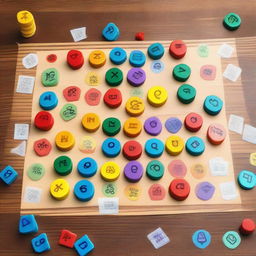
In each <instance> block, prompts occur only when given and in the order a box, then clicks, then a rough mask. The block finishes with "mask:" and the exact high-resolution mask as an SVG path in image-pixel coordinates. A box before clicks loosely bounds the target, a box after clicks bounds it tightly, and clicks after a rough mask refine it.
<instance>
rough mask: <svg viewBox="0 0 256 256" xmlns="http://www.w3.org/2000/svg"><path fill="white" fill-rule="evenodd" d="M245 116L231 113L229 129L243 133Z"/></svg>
mask: <svg viewBox="0 0 256 256" xmlns="http://www.w3.org/2000/svg"><path fill="white" fill-rule="evenodd" d="M243 128H244V118H243V117H241V116H237V115H230V116H229V120H228V129H229V130H230V131H232V132H236V133H238V134H242V133H243Z"/></svg>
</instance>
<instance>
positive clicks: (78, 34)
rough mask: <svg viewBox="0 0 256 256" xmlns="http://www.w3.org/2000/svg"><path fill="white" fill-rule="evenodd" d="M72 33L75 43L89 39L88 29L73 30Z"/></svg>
mask: <svg viewBox="0 0 256 256" xmlns="http://www.w3.org/2000/svg"><path fill="white" fill-rule="evenodd" d="M70 33H71V35H72V37H73V40H74V41H75V42H78V41H81V40H84V39H86V38H87V35H86V27H82V28H75V29H72V30H70Z"/></svg>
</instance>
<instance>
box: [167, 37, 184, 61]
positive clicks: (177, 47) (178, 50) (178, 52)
mask: <svg viewBox="0 0 256 256" xmlns="http://www.w3.org/2000/svg"><path fill="white" fill-rule="evenodd" d="M186 52H187V46H186V44H185V43H184V42H183V41H182V40H174V41H172V43H171V44H170V47H169V53H170V55H171V56H172V57H173V58H175V59H181V58H183V57H184V56H185V54H186Z"/></svg>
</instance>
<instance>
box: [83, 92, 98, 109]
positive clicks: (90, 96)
mask: <svg viewBox="0 0 256 256" xmlns="http://www.w3.org/2000/svg"><path fill="white" fill-rule="evenodd" d="M84 98H85V101H86V103H87V104H88V105H90V106H97V105H99V103H100V98H101V92H100V91H99V90H97V89H95V88H91V89H89V90H88V91H87V92H86V93H85V95H84Z"/></svg>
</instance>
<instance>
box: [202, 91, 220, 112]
mask: <svg viewBox="0 0 256 256" xmlns="http://www.w3.org/2000/svg"><path fill="white" fill-rule="evenodd" d="M222 107H223V101H222V100H221V99H220V98H219V97H217V96H215V95H209V96H207V97H206V98H205V100H204V110H205V112H206V113H208V114H209V115H212V116H215V115H218V114H219V112H220V111H221V109H222Z"/></svg>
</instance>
